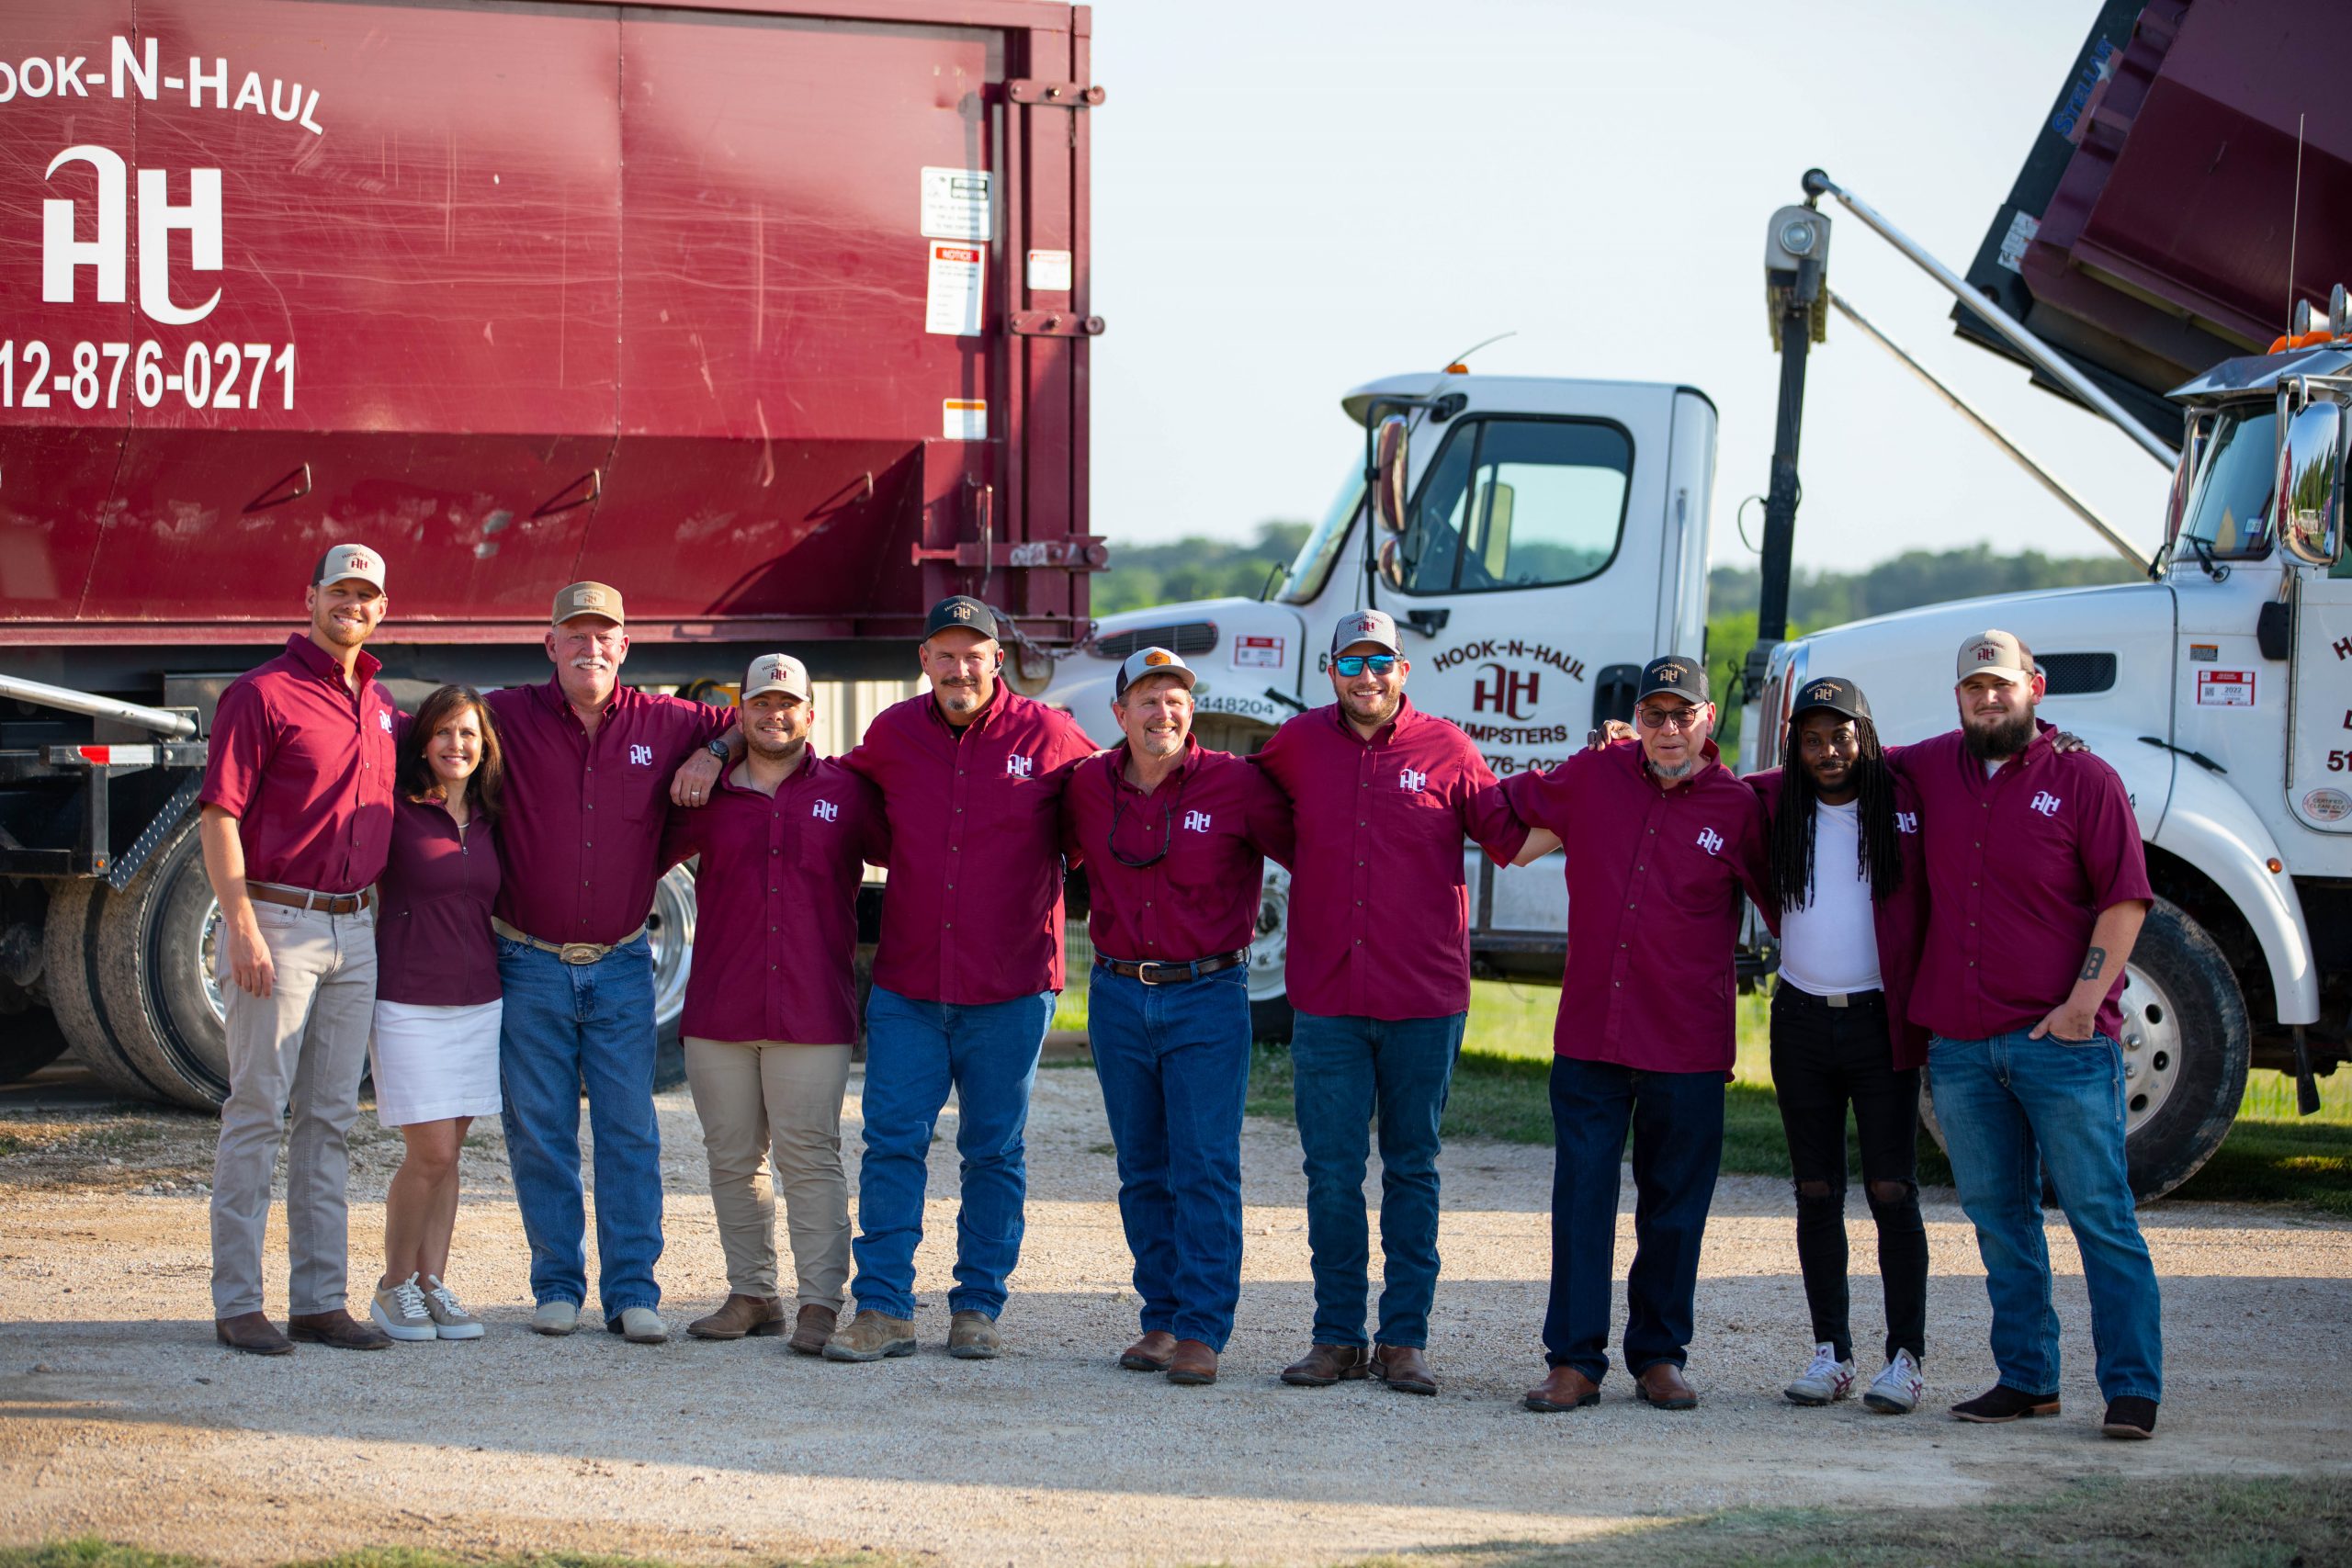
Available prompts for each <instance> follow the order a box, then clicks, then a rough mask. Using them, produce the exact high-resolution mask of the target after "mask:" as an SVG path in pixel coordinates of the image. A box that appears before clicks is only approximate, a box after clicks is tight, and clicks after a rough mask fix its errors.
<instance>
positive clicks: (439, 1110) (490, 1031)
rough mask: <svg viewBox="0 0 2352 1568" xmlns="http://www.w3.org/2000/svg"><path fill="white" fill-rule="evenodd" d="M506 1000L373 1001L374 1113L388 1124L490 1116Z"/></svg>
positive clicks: (370, 1052) (496, 1094)
mask: <svg viewBox="0 0 2352 1568" xmlns="http://www.w3.org/2000/svg"><path fill="white" fill-rule="evenodd" d="M504 1007H505V1004H504V1003H503V1002H482V1003H480V1004H478V1005H476V1006H473V1007H424V1006H422V1005H420V1004H418V1003H415V1002H385V1001H379V1002H378V1003H377V1004H376V1037H375V1038H374V1039H373V1040H371V1041H369V1042H368V1060H369V1062H370V1063H371V1064H372V1065H373V1066H374V1068H375V1072H376V1120H377V1121H378V1122H380V1123H381V1124H382V1125H384V1126H387V1127H404V1126H407V1125H409V1124H410V1123H412V1122H444V1121H447V1120H448V1119H449V1118H450V1117H452V1116H495V1115H497V1114H498V1111H499V1091H498V1021H499V1015H500V1013H501V1011H502V1010H503V1009H504Z"/></svg>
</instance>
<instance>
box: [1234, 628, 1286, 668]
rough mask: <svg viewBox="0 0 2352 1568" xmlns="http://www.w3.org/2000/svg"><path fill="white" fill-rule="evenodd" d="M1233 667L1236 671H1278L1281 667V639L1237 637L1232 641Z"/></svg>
mask: <svg viewBox="0 0 2352 1568" xmlns="http://www.w3.org/2000/svg"><path fill="white" fill-rule="evenodd" d="M1233 667H1234V668H1235V669H1236V670H1279V669H1281V668H1282V667H1283V639H1282V638H1281V637H1265V636H1256V637H1235V638H1234V639H1233Z"/></svg>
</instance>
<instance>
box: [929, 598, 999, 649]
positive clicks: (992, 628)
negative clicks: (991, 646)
mask: <svg viewBox="0 0 2352 1568" xmlns="http://www.w3.org/2000/svg"><path fill="white" fill-rule="evenodd" d="M957 627H961V628H962V629H964V630H965V631H967V632H978V633H979V634H980V635H981V636H982V637H995V636H996V612H995V611H994V610H991V609H989V607H988V606H987V605H986V604H981V603H980V602H979V601H978V599H975V598H973V597H972V596H971V595H970V594H968V593H951V594H949V595H948V596H947V597H946V598H944V599H942V600H941V601H940V602H939V603H938V604H933V606H932V607H931V615H929V616H928V617H927V618H926V619H925V620H924V621H923V624H922V636H923V640H924V641H925V642H929V641H930V640H931V639H932V638H933V637H935V636H937V635H938V634H939V633H941V632H944V631H953V630H955V629H956V628H957Z"/></svg>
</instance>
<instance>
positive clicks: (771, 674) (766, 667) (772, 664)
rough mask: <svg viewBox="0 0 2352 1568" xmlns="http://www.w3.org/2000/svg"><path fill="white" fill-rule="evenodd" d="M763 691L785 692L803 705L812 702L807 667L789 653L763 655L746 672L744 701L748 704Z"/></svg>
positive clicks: (753, 661)
mask: <svg viewBox="0 0 2352 1568" xmlns="http://www.w3.org/2000/svg"><path fill="white" fill-rule="evenodd" d="M763 692H782V693H783V694H785V695H786V696H788V697H798V698H799V699H800V700H801V701H802V702H804V703H805V702H808V701H809V700H810V693H809V666H807V665H806V664H803V663H801V662H800V660H797V659H795V658H793V657H792V655H790V654H788V653H763V654H761V655H760V656H759V657H758V658H757V659H754V660H752V667H751V669H749V670H748V671H744V674H743V701H745V702H747V703H748V702H750V701H751V700H752V698H753V697H756V696H758V695H760V694H762V693H763Z"/></svg>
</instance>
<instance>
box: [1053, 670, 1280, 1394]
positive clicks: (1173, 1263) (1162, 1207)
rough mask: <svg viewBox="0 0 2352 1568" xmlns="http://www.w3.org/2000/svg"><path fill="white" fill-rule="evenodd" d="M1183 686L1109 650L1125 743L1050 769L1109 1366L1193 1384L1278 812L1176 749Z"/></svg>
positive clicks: (1223, 1302) (1232, 778)
mask: <svg viewBox="0 0 2352 1568" xmlns="http://www.w3.org/2000/svg"><path fill="white" fill-rule="evenodd" d="M1114 690H1115V691H1116V693H1117V695H1116V696H1114V697H1113V698H1112V701H1111V716H1112V717H1113V718H1114V720H1116V721H1117V723H1118V726H1119V729H1120V731H1121V733H1122V734H1124V735H1125V737H1126V740H1125V744H1124V745H1121V746H1118V747H1115V748H1114V749H1113V750H1109V751H1106V752H1103V753H1102V754H1101V755H1099V756H1093V757H1088V758H1086V759H1085V760H1084V761H1079V762H1074V763H1071V764H1070V765H1069V768H1068V769H1067V770H1066V772H1067V773H1068V777H1067V779H1066V780H1065V782H1064V784H1063V788H1062V804H1061V821H1062V842H1063V847H1064V849H1065V851H1066V852H1068V853H1069V857H1070V858H1071V859H1072V860H1079V861H1082V863H1084V865H1085V867H1086V885H1087V891H1088V895H1089V898H1088V902H1089V906H1090V908H1089V913H1088V926H1087V929H1088V932H1089V934H1090V935H1091V937H1092V938H1093V942H1094V972H1093V975H1092V976H1091V981H1090V987H1089V990H1088V998H1087V1000H1088V1008H1087V1033H1088V1037H1089V1039H1090V1041H1091V1043H1092V1046H1093V1050H1094V1070H1095V1073H1096V1075H1097V1076H1098V1077H1100V1078H1101V1079H1102V1083H1103V1111H1105V1112H1106V1113H1107V1114H1108V1116H1109V1118H1110V1122H1111V1138H1112V1142H1113V1144H1114V1146H1115V1147H1116V1149H1117V1151H1118V1160H1119V1219H1120V1222H1121V1224H1123V1225H1124V1226H1125V1230H1126V1233H1127V1247H1128V1250H1129V1251H1131V1252H1133V1253H1134V1254H1135V1260H1136V1267H1135V1285H1136V1294H1137V1295H1139V1296H1141V1297H1142V1298H1143V1314H1142V1326H1143V1334H1142V1337H1140V1338H1138V1339H1137V1340H1136V1342H1135V1343H1134V1344H1132V1345H1130V1346H1128V1347H1127V1348H1126V1349H1125V1351H1123V1352H1122V1353H1121V1354H1120V1357H1119V1364H1120V1365H1121V1366H1123V1367H1125V1368H1127V1369H1129V1370H1130V1371H1139V1372H1154V1371H1164V1372H1166V1373H1167V1374H1168V1381H1169V1382H1173V1383H1187V1384H1203V1383H1212V1382H1216V1359H1217V1355H1218V1352H1220V1351H1222V1350H1223V1349H1224V1348H1225V1343H1226V1340H1227V1337H1229V1336H1230V1335H1231V1334H1232V1332H1233V1310H1234V1307H1235V1305H1236V1304H1237V1303H1238V1302H1239V1301H1240V1299H1241V1105H1242V1101H1243V1100H1244V1099H1245V1098H1246V1097H1247V1094H1248V1091H1249V1088H1250V938H1251V937H1252V936H1253V935H1254V934H1255V932H1256V928H1257V922H1258V892H1259V882H1260V880H1261V876H1262V874H1263V871H1264V868H1265V863H1266V861H1267V859H1268V858H1269V857H1272V859H1274V860H1277V861H1280V862H1282V863H1283V864H1285V865H1287V864H1288V863H1290V860H1291V814H1290V805H1289V803H1288V802H1287V801H1285V800H1284V799H1283V795H1282V792H1281V791H1280V790H1278V789H1276V788H1275V787H1274V785H1273V784H1272V781H1271V780H1269V779H1268V778H1267V777H1266V775H1265V774H1264V773H1261V771H1260V770H1258V769H1256V768H1253V767H1251V766H1250V764H1249V763H1248V762H1247V761H1244V760H1243V759H1241V758H1239V757H1237V756H1234V755H1233V754H1232V753H1231V752H1229V751H1212V750H1207V749H1205V748H1204V747H1203V746H1202V745H1201V743H1200V742H1199V741H1197V740H1195V739H1193V733H1192V731H1193V671H1192V670H1191V669H1190V668H1188V667H1187V666H1186V665H1185V663H1184V661H1183V660H1182V659H1180V658H1178V657H1177V656H1176V655H1175V654H1173V653H1171V652H1170V651H1169V650H1168V649H1164V648H1145V649H1136V651H1135V652H1134V653H1132V654H1129V655H1128V656H1127V659H1126V660H1125V662H1124V663H1122V664H1121V665H1120V666H1119V671H1118V676H1117V679H1116V681H1115V682H1114Z"/></svg>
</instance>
